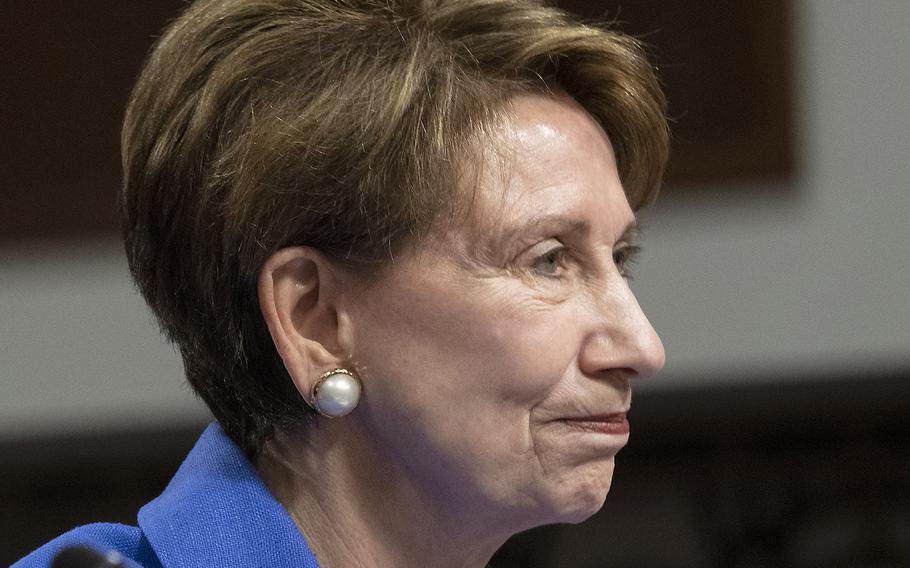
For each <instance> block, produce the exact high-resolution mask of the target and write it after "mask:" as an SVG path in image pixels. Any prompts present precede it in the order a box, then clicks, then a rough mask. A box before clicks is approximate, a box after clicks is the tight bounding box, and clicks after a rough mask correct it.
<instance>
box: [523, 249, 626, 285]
mask: <svg viewBox="0 0 910 568" xmlns="http://www.w3.org/2000/svg"><path fill="white" fill-rule="evenodd" d="M567 251H568V249H567V248H566V247H565V246H563V245H559V246H556V247H553V248H552V249H550V250H548V251H547V252H545V253H544V254H542V255H540V256H538V257H536V258H535V259H534V261H533V263H532V266H533V268H534V272H535V273H537V274H538V275H539V276H543V277H544V278H552V279H559V278H562V276H561V275H560V274H558V273H555V272H549V271H545V270H540V268H539V267H540V265H541V264H542V263H543V262H547V263H549V264H551V265H555V268H556V270H559V269H562V268H565V258H566V253H567ZM640 255H641V247H640V246H637V245H625V246H622V247H621V248H618V249H616V250H615V251H614V252H613V264H615V265H616V267H617V268H618V269H619V273H620V275H621V276H622V277H623V278H625V279H626V280H629V281H631V280H632V279H633V278H632V275H631V274H630V271H629V269H630V268H631V266H632V265H633V264H635V263H636V262H638V257H639V256H640Z"/></svg>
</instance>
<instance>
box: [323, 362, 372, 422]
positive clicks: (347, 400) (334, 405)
mask: <svg viewBox="0 0 910 568" xmlns="http://www.w3.org/2000/svg"><path fill="white" fill-rule="evenodd" d="M362 390H363V388H362V386H361V384H360V379H358V378H357V376H356V375H354V373H352V372H351V371H348V370H347V369H332V370H331V371H328V372H326V373H323V375H322V376H321V377H319V380H317V381H316V384H315V385H313V393H312V396H311V399H312V404H313V408H315V409H316V412H318V413H319V414H321V415H322V416H325V417H326V418H340V417H342V416H344V415H346V414H350V413H351V411H352V410H354V409H355V408H357V403H359V402H360V394H361V391H362Z"/></svg>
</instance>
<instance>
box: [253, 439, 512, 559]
mask: <svg viewBox="0 0 910 568" xmlns="http://www.w3.org/2000/svg"><path fill="white" fill-rule="evenodd" d="M352 422H353V421H350V422H349V423H348V424H343V423H342V421H332V422H329V421H324V422H322V423H320V424H319V425H318V430H317V431H314V432H308V433H305V434H303V435H297V436H292V435H279V436H278V437H277V438H276V439H275V440H273V441H272V442H269V443H268V444H267V446H266V448H265V449H264V450H263V453H262V455H261V457H260V459H259V460H258V464H257V467H258V469H259V472H260V475H261V476H262V478H263V480H264V482H265V484H266V486H267V487H268V488H269V490H270V491H271V492H272V494H273V495H274V496H275V498H276V499H277V500H278V501H279V502H280V503H281V504H282V505H284V507H285V508H286V509H287V510H288V512H289V513H290V514H291V516H292V517H293V519H294V521H295V522H296V523H297V527H298V528H299V529H300V531H301V533H303V535H304V536H305V537H306V539H307V542H308V544H309V545H310V547H311V548H312V549H313V551H314V552H315V554H316V557H317V558H318V559H319V562H320V565H321V566H323V568H337V567H345V568H347V567H354V568H375V567H387V566H401V567H410V566H414V567H417V566H420V567H423V566H438V567H453V568H454V567H459V568H478V567H482V566H485V565H486V563H487V561H488V560H489V559H490V557H491V556H492V555H493V553H494V552H495V551H496V549H497V548H498V547H499V546H500V545H501V544H502V542H504V540H505V536H508V535H505V536H502V537H499V538H494V537H492V536H491V533H492V531H488V530H484V529H486V528H488V527H481V526H477V525H476V524H475V523H474V522H473V521H475V520H476V519H459V518H458V515H453V511H454V510H457V509H458V507H457V506H452V507H446V506H445V505H444V504H441V503H438V502H437V503H434V502H433V499H432V498H428V497H427V496H426V495H424V494H422V493H421V491H419V490H418V488H417V487H415V485H414V484H413V483H411V481H410V480H409V479H408V476H407V475H406V473H405V472H404V471H403V470H402V469H400V468H396V467H395V464H393V463H390V460H388V459H387V457H386V456H382V455H378V452H377V451H376V449H375V446H372V447H371V446H370V444H369V443H365V442H366V440H367V437H365V436H362V435H358V433H357V432H353V431H352V430H353V429H354V428H355V427H356V426H354V425H353V424H352ZM314 430H315V428H314ZM453 505H454V504H453ZM477 517H478V518H480V517H482V515H481V514H478V515H477ZM471 525H474V526H471Z"/></svg>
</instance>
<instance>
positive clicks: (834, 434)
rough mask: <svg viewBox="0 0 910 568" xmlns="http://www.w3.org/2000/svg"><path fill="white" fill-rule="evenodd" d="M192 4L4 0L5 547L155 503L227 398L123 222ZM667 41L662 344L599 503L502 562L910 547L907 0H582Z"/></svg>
mask: <svg viewBox="0 0 910 568" xmlns="http://www.w3.org/2000/svg"><path fill="white" fill-rule="evenodd" d="M182 5H183V3H182V2H180V1H178V0H161V1H157V2H142V3H140V2H123V1H117V0H106V1H105V0H90V1H87V2H79V3H76V2H58V3H47V2H15V1H13V2H4V10H3V12H4V17H3V18H2V21H0V89H2V101H3V104H2V105H0V132H2V137H3V144H2V145H0V480H2V481H0V564H4V563H8V562H11V561H13V560H14V559H16V558H18V557H19V556H21V555H23V554H25V553H26V552H28V551H30V550H31V549H33V548H35V547H36V546H38V545H40V544H42V543H43V542H45V541H47V540H49V539H50V538H52V537H54V536H56V535H57V534H59V533H61V532H63V531H66V530H68V529H70V528H72V527H73V526H75V525H77V524H83V523H86V522H92V521H119V522H126V523H135V514H136V511H137V510H138V508H139V507H140V506H141V505H142V504H143V503H145V502H146V501H148V500H150V499H151V498H153V497H154V496H155V495H157V494H158V493H159V492H160V491H161V490H162V489H163V487H164V485H165V484H166V482H167V480H168V479H170V477H171V475H172V474H173V472H174V471H175V469H176V467H177V466H178V465H179V463H180V461H181V459H182V457H183V456H184V455H185V453H186V452H187V451H188V450H189V448H190V447H191V446H192V444H193V442H194V440H195V438H196V436H197V435H198V434H199V433H200V432H201V430H202V428H203V426H204V424H205V423H206V422H207V420H208V418H207V414H206V411H205V410H204V408H203V407H202V405H201V404H200V403H199V402H198V401H196V400H195V399H194V397H193V396H192V394H191V392H190V391H189V388H188V387H187V386H186V385H185V384H184V381H183V378H182V369H181V365H180V362H179V360H178V357H177V356H176V354H175V352H174V350H173V349H172V348H171V347H170V346H168V345H166V344H165V343H163V341H162V340H161V339H160V338H159V335H158V332H157V328H156V326H155V324H154V321H153V320H152V317H151V315H150V313H149V312H148V310H147V309H146V308H145V306H144V304H143V302H142V300H141V299H140V297H139V296H138V295H137V293H136V292H135V291H134V289H133V287H132V285H131V282H130V280H129V275H128V272H127V268H126V263H125V259H124V256H123V253H122V250H121V246H120V243H119V240H118V236H117V229H116V215H115V205H114V203H115V200H116V194H117V188H118V186H119V149H118V136H119V123H120V120H121V118H122V113H123V109H124V106H125V102H126V98H127V96H128V93H129V89H130V86H131V84H132V82H133V80H134V79H135V77H136V74H137V72H138V70H139V67H140V65H141V61H142V59H143V56H144V53H145V52H146V50H147V49H148V47H149V46H150V45H151V43H152V42H153V41H154V38H155V36H156V35H157V34H158V33H159V31H160V29H161V27H162V26H163V25H164V23H165V22H166V21H167V20H169V19H170V18H172V17H174V16H175V15H176V14H177V13H178V11H179V9H180V8H181V6H182ZM562 5H563V6H565V7H567V8H569V9H572V10H575V11H577V12H578V13H580V14H582V15H583V16H585V17H587V18H592V19H604V18H606V19H607V20H611V21H612V20H616V21H617V22H618V23H619V24H620V27H621V28H622V29H625V30H627V31H630V32H632V33H635V34H637V35H640V36H641V37H642V38H643V39H644V40H645V41H646V42H648V43H649V44H650V46H651V51H652V53H653V56H654V59H655V61H656V62H657V64H658V66H659V67H660V69H661V74H662V76H663V77H664V80H665V82H666V84H667V90H668V92H669V96H670V99H671V101H672V104H671V111H672V114H673V117H674V125H673V128H674V138H675V147H674V155H673V161H672V164H671V168H670V174H669V178H668V184H667V188H666V190H665V192H664V195H663V197H662V200H661V201H660V203H659V204H658V205H657V206H656V207H654V208H652V209H651V210H648V211H646V212H644V213H643V214H642V221H643V224H644V227H645V239H644V245H645V254H644V257H643V262H642V264H641V265H640V266H638V267H636V270H635V281H634V282H633V287H634V289H635V290H636V292H637V294H638V297H639V300H640V302H641V304H642V306H643V307H644V309H645V311H646V312H647V313H648V314H649V316H650V318H651V320H652V323H653V324H654V326H655V328H656V329H657V330H658V331H659V332H660V334H661V336H662V338H663V340H664V343H665V345H666V348H667V352H668V363H667V366H666V370H665V371H664V372H663V373H662V375H661V376H659V377H657V378H655V379H653V380H649V381H648V382H645V383H643V384H640V385H638V386H639V389H638V393H637V396H636V400H635V404H634V408H633V412H632V415H631V421H632V423H633V426H634V427H633V435H632V441H631V443H630V445H629V447H628V448H626V449H625V450H624V451H623V452H622V453H621V454H620V456H619V458H618V466H617V471H616V475H615V478H614V482H613V489H612V491H611V493H610V496H609V498H608V500H607V504H606V506H605V508H604V510H603V511H602V512H601V513H600V514H598V515H596V516H595V517H594V518H592V519H591V520H589V521H588V522H586V523H584V524H583V525H581V526H577V527H563V526H556V527H544V528H541V529H536V530H534V531H531V532H529V533H525V534H522V535H518V536H517V537H516V538H515V539H513V540H512V541H510V542H509V543H508V544H507V545H506V546H505V547H504V548H503V549H502V550H501V551H500V554H499V555H498V556H497V558H496V559H495V562H494V566H500V567H514V566H523V567H532V568H533V567H559V566H567V567H573V568H578V567H581V568H595V567H604V566H611V567H633V568H636V567H637V568H645V567H663V568H666V567H670V568H673V567H677V566H678V567H684V566H685V567H731V566H733V567H758V566H794V567H813V568H815V567H822V566H825V567H833V566H851V567H854V568H864V567H885V566H910V466H908V462H910V294H908V291H910V220H908V218H910V187H908V186H910V135H908V132H910V96H908V93H910V34H908V33H907V31H908V30H910V2H906V1H904V0H877V1H875V2H847V1H837V0H799V1H797V0H793V1H788V0H768V1H763V2H748V3H747V2H741V3H735V2H710V1H708V0H690V1H684V0H664V1H658V0H635V1H631V0H627V1H626V2H624V3H621V4H620V3H618V2H612V1H611V2H600V1H596V0H595V1H587V2H586V1H581V0H579V1H572V2H568V1H566V2H563V3H562Z"/></svg>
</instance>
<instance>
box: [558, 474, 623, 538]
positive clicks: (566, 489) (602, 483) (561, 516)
mask: <svg viewBox="0 0 910 568" xmlns="http://www.w3.org/2000/svg"><path fill="white" fill-rule="evenodd" d="M612 478H613V471H612V468H610V470H609V471H602V470H601V471H600V472H599V475H596V476H586V477H584V478H582V479H575V480H572V482H568V481H566V482H563V483H561V484H560V486H559V487H557V488H555V492H554V493H552V494H551V495H550V498H549V499H548V501H549V506H548V507H545V509H546V510H547V511H546V513H544V516H545V517H547V518H546V519H544V520H543V522H542V523H540V524H553V523H568V524H577V523H581V522H583V521H585V520H587V519H588V518H590V517H591V515H593V514H594V513H596V512H598V511H600V510H601V509H602V508H603V506H604V502H605V501H606V499H607V494H608V493H609V492H610V485H611V481H612Z"/></svg>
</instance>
